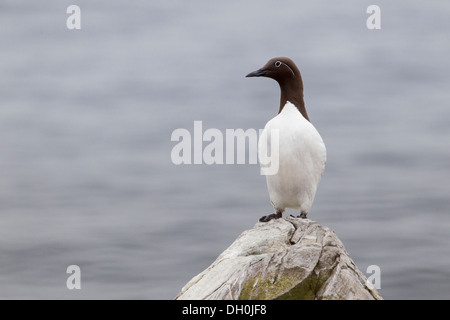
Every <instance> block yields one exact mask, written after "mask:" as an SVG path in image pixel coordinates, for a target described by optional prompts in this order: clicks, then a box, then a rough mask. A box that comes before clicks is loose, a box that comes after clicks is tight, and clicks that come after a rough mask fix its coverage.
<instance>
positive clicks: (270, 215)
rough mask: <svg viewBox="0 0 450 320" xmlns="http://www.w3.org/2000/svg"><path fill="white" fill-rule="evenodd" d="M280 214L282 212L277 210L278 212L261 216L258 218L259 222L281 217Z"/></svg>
mask: <svg viewBox="0 0 450 320" xmlns="http://www.w3.org/2000/svg"><path fill="white" fill-rule="evenodd" d="M282 215H283V214H282V213H281V212H278V213H272V214H269V215H268V216H262V217H261V218H260V219H259V222H269V221H270V220H272V219H280V218H281V217H282Z"/></svg>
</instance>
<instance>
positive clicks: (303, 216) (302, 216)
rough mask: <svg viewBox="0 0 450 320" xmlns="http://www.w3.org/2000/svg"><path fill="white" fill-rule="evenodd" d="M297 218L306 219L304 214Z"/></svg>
mask: <svg viewBox="0 0 450 320" xmlns="http://www.w3.org/2000/svg"><path fill="white" fill-rule="evenodd" d="M298 218H302V219H306V213H304V212H302V213H300V215H299V216H298Z"/></svg>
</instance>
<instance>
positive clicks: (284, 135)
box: [258, 102, 326, 214]
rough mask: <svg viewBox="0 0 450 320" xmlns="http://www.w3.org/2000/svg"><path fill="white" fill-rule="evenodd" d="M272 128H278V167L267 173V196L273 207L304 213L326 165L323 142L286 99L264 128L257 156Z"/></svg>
mask: <svg viewBox="0 0 450 320" xmlns="http://www.w3.org/2000/svg"><path fill="white" fill-rule="evenodd" d="M273 129H275V130H278V132H279V167H278V172H277V173H275V174H272V175H266V179H267V188H268V190H269V196H270V200H271V202H272V204H273V206H274V207H275V209H279V210H281V211H284V209H285V208H293V209H296V210H299V211H300V212H304V213H306V214H307V213H308V212H309V210H310V208H311V206H312V203H313V201H314V197H315V194H316V190H317V185H318V184H319V182H320V179H321V177H322V174H323V171H324V169H325V162H326V149H325V144H324V143H323V140H322V137H321V136H320V134H319V133H318V132H317V130H316V128H314V126H313V125H312V124H311V123H310V122H309V121H308V120H306V119H305V118H304V117H303V116H302V114H301V113H300V111H298V109H297V108H296V107H295V106H294V105H293V104H292V103H290V102H287V103H286V105H285V106H284V108H283V110H282V111H281V113H279V114H278V115H277V116H276V117H274V118H273V119H272V120H270V121H269V122H267V124H266V126H265V128H264V132H263V134H262V135H261V137H260V140H259V143H258V155H259V157H260V159H262V157H263V155H267V150H268V149H270V142H271V141H270V138H269V139H268V135H269V136H270V132H271V130H273ZM260 161H261V160H260Z"/></svg>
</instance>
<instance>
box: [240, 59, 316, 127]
mask: <svg viewBox="0 0 450 320" xmlns="http://www.w3.org/2000/svg"><path fill="white" fill-rule="evenodd" d="M246 77H267V78H272V79H274V80H275V81H277V82H278V84H279V85H280V89H281V98H280V110H279V112H278V113H280V112H281V110H283V107H284V106H285V105H286V102H287V101H289V102H291V103H292V104H294V105H295V106H296V107H297V109H298V110H299V111H300V112H301V114H302V115H303V116H304V117H305V118H306V119H307V120H308V121H309V117H308V113H307V112H306V108H305V102H304V101H303V82H302V76H301V74H300V70H298V68H297V66H296V65H295V63H294V61H292V60H291V59H289V58H286V57H278V58H272V59H270V60H269V62H267V63H266V64H265V66H264V67H262V68H261V69H258V70H256V71H254V72H251V73H249V74H248V75H247V76H246Z"/></svg>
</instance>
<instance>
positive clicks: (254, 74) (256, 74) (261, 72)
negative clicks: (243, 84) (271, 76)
mask: <svg viewBox="0 0 450 320" xmlns="http://www.w3.org/2000/svg"><path fill="white" fill-rule="evenodd" d="M267 72H269V70H262V69H259V70H256V71H253V72H250V73H249V74H248V75H246V76H245V77H246V78H248V77H263V76H264V75H265V74H266V73H267Z"/></svg>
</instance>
